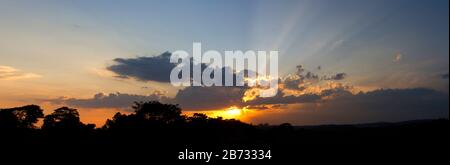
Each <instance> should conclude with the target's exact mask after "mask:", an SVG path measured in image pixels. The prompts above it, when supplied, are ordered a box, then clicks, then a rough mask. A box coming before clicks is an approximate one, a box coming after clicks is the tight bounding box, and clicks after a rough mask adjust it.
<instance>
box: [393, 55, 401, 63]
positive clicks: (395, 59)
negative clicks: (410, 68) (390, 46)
mask: <svg viewBox="0 0 450 165" xmlns="http://www.w3.org/2000/svg"><path fill="white" fill-rule="evenodd" d="M402 59H403V54H402V53H397V54H395V56H394V60H393V62H395V63H398V62H400V61H401V60H402Z"/></svg>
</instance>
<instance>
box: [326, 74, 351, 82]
mask: <svg viewBox="0 0 450 165" xmlns="http://www.w3.org/2000/svg"><path fill="white" fill-rule="evenodd" d="M346 77H347V74H346V73H337V74H335V75H332V76H330V77H325V79H326V80H336V81H338V80H343V79H345V78H346Z"/></svg>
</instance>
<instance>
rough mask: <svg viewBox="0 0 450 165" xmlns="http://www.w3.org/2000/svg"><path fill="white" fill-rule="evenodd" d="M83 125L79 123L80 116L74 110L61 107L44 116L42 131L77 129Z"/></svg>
mask: <svg viewBox="0 0 450 165" xmlns="http://www.w3.org/2000/svg"><path fill="white" fill-rule="evenodd" d="M83 125H84V124H83V123H81V122H80V115H79V113H78V111H77V110H76V109H72V108H68V107H61V108H58V109H56V110H55V111H54V112H53V113H51V114H49V115H47V116H45V118H44V125H43V126H42V128H43V129H78V128H81V127H82V126H83Z"/></svg>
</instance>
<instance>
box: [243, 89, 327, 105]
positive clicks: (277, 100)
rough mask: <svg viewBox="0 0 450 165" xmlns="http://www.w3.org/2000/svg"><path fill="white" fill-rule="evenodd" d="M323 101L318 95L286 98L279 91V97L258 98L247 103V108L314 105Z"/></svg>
mask: <svg viewBox="0 0 450 165" xmlns="http://www.w3.org/2000/svg"><path fill="white" fill-rule="evenodd" d="M320 99H321V96H320V95H317V94H303V95H299V96H293V95H290V96H284V94H283V92H282V91H281V90H280V91H278V93H277V95H276V96H274V97H265V98H263V97H257V98H256V99H254V100H250V101H247V102H246V103H245V105H246V106H257V105H270V104H297V103H312V102H316V101H319V100H320Z"/></svg>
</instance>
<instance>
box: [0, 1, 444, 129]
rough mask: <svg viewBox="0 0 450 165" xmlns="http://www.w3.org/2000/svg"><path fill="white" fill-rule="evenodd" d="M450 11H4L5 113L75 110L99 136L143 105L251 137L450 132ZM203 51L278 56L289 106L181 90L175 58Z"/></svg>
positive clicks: (234, 7)
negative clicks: (406, 129)
mask: <svg viewBox="0 0 450 165" xmlns="http://www.w3.org/2000/svg"><path fill="white" fill-rule="evenodd" d="M448 6H449V1H448V0H432V1H425V0H314V1H302V0H280V1H269V0H260V1H256V0H248V1H243V0H183V1H179V0H148V1H147V0H131V1H120V0H113V1H111V0H109V1H102V0H99V1H90V0H79V1H65V0H61V1H32V0H14V1H12V0H0V108H7V107H15V106H21V105H27V104H38V105H41V106H42V107H43V108H44V109H45V112H46V113H51V112H52V111H53V110H54V109H55V108H58V107H60V106H70V107H74V108H77V109H78V110H79V112H80V114H81V119H82V121H83V122H86V123H96V124H97V125H98V126H101V125H103V123H104V121H105V120H106V119H107V118H111V117H112V116H113V114H114V113H116V112H118V111H120V112H130V106H131V104H132V102H133V101H144V100H159V101H162V102H167V103H177V104H180V106H181V107H182V108H183V110H184V111H185V112H186V113H187V114H190V113H194V112H202V113H206V114H208V115H210V116H224V117H226V118H237V119H240V120H243V121H245V122H249V123H254V124H258V123H270V124H279V123H285V122H289V123H292V124H295V125H312V124H344V123H368V122H381V121H388V122H389V121H404V120H414V119H429V118H448V115H449V111H448V108H449V102H448V93H449V77H448V74H449V73H448V72H449V7H448ZM193 42H201V43H202V47H203V50H204V51H206V50H218V51H222V52H223V51H225V50H243V51H245V50H266V51H270V50H278V51H279V73H280V76H281V81H280V83H279V85H280V92H279V93H278V95H277V96H275V97H272V98H261V97H258V96H252V95H251V91H252V88H249V87H186V88H180V87H173V86H172V85H171V84H170V82H168V81H167V79H168V77H169V73H170V69H171V66H172V65H171V64H170V63H169V59H168V55H170V52H173V51H176V50H186V51H191V50H192V43H193ZM299 65H301V66H302V67H301V68H298V67H297V66H299ZM311 75H313V76H311ZM166 76H167V77H166ZM244 98H246V99H245V100H244Z"/></svg>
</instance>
